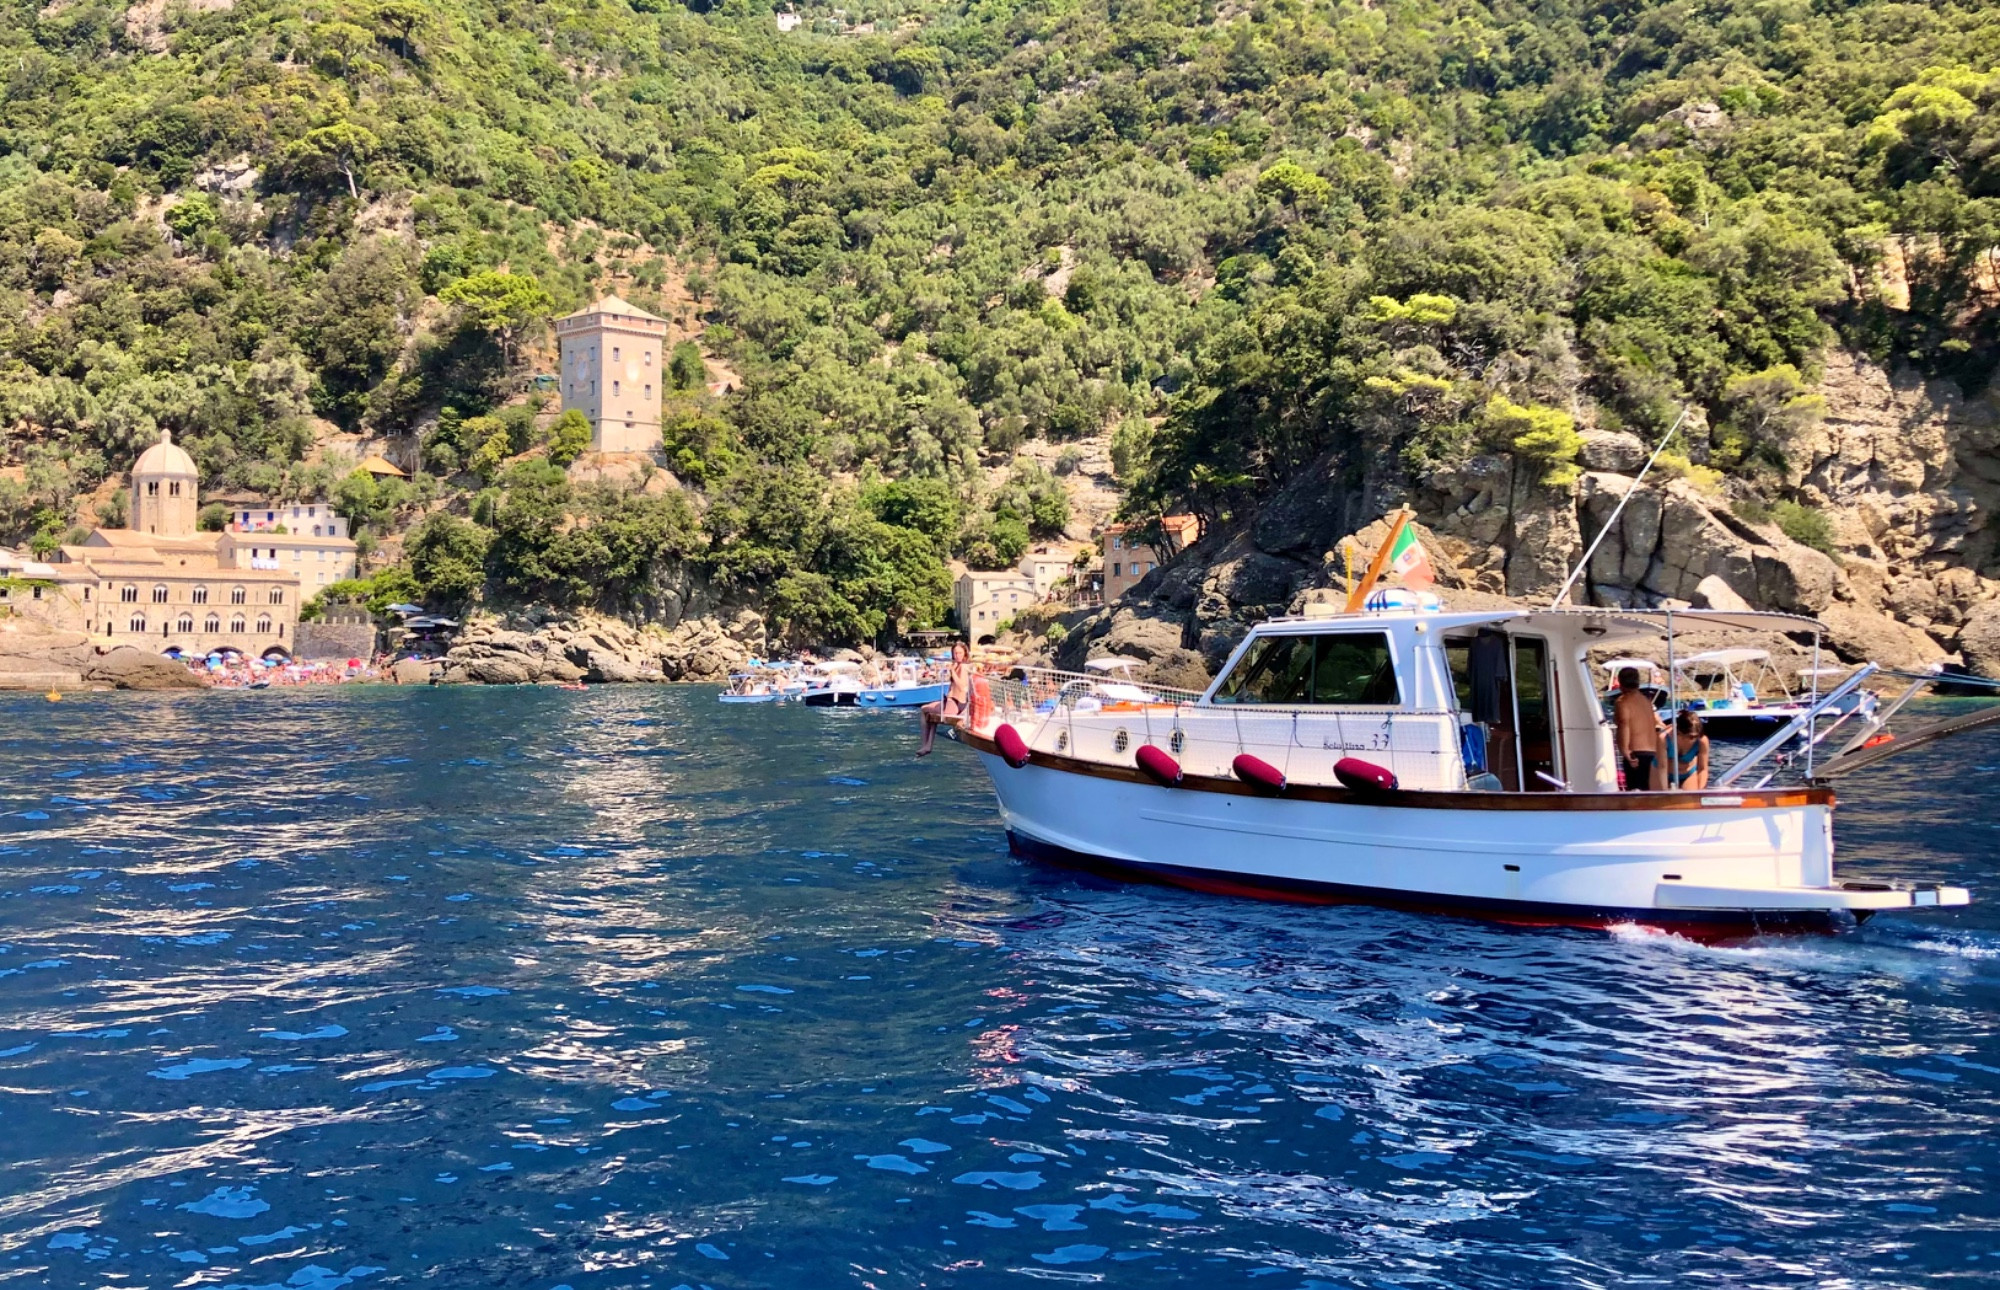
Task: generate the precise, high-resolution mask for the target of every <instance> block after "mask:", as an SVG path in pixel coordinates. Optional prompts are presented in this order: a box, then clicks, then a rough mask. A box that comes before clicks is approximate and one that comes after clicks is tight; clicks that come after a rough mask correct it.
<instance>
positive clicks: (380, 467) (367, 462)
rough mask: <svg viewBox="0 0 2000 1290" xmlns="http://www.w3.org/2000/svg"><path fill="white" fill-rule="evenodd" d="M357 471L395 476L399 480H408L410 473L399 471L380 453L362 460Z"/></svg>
mask: <svg viewBox="0 0 2000 1290" xmlns="http://www.w3.org/2000/svg"><path fill="white" fill-rule="evenodd" d="M355 469H357V470H365V471H367V472H368V473H369V474H371V475H394V476H395V477H396V478H397V479H408V478H409V477H410V476H409V472H408V471H405V470H401V469H398V468H397V466H396V464H395V463H394V462H392V461H390V460H389V459H388V458H387V457H384V456H382V455H381V454H380V453H372V454H370V455H369V456H367V457H364V458H362V459H361V464H360V465H359V466H357V467H356V468H355Z"/></svg>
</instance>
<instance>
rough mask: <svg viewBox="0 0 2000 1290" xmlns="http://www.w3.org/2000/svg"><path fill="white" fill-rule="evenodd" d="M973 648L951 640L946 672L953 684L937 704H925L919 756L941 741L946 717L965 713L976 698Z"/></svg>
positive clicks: (926, 754)
mask: <svg viewBox="0 0 2000 1290" xmlns="http://www.w3.org/2000/svg"><path fill="white" fill-rule="evenodd" d="M970 659H971V651H970V650H968V649H967V648H966V645H965V642H964V641H953V642H952V643H951V667H950V669H949V670H948V671H947V672H946V676H947V677H948V678H949V679H950V684H948V685H947V686H946V687H945V691H944V698H943V699H941V700H939V701H938V702H936V703H926V704H925V705H924V718H923V720H924V742H923V744H922V745H921V746H920V747H919V748H918V749H917V756H919V757H927V756H929V755H930V751H931V745H932V743H934V742H935V741H936V740H937V728H938V726H939V724H940V723H942V722H943V721H944V719H945V718H946V717H958V716H963V715H965V709H966V705H967V703H968V702H969V701H970V699H971V697H972V663H971V661H970Z"/></svg>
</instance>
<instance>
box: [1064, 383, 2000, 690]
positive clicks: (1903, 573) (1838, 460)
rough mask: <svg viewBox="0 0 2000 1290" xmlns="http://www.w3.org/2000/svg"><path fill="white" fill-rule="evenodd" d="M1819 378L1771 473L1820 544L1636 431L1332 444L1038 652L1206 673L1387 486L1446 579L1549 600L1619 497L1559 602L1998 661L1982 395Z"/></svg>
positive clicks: (1335, 546)
mask: <svg viewBox="0 0 2000 1290" xmlns="http://www.w3.org/2000/svg"><path fill="white" fill-rule="evenodd" d="M1822 394H1823V395H1824V397H1825V398H1826V401H1827V404H1828V413H1827V416H1826V418H1825V420H1824V421H1823V423H1822V424H1820V425H1818V426H1816V427H1814V428H1812V429H1811V430H1809V431H1805V432H1802V433H1801V434H1800V435H1799V436H1798V437H1797V440H1796V441H1795V442H1794V443H1792V444H1791V445H1789V447H1788V453H1789V457H1790V460H1791V461H1792V462H1793V463H1794V465H1793V467H1792V469H1791V474H1790V476H1789V477H1788V478H1787V479H1786V480H1785V484H1786V487H1787V489H1788V490H1789V491H1790V492H1791V493H1792V494H1793V495H1795V496H1797V497H1798V498H1800V499H1801V500H1802V501H1803V502H1804V503H1805V504H1806V505H1807V506H1809V507H1810V508H1812V509H1814V510H1816V511H1818V512H1819V513H1820V514H1821V515H1823V516H1824V517H1825V518H1826V519H1827V521H1828V524H1829V528H1830V531H1831V541H1821V539H1819V538H1817V537H1815V539H1814V540H1815V541H1819V542H1821V545H1822V546H1824V547H1827V548H1828V549H1825V550H1822V549H1816V548H1815V547H1813V546H1807V545H1804V544H1802V543H1800V542H1798V541H1795V540H1793V538H1792V537H1790V536H1787V534H1786V532H1785V531H1784V530H1782V529H1781V528H1780V527H1779V525H1778V524H1777V523H1776V522H1775V521H1774V519H1773V518H1772V517H1771V515H1770V512H1769V511H1768V510H1764V509H1760V508H1759V507H1756V506H1751V505H1746V504H1743V503H1745V502H1747V501H1749V500H1751V495H1750V493H1749V492H1748V491H1747V490H1744V489H1743V488H1742V486H1741V485H1739V484H1732V483H1729V482H1727V481H1724V482H1723V483H1720V484H1717V483H1715V482H1713V480H1712V479H1711V481H1710V482H1708V483H1706V484H1703V483H1702V482H1700V481H1699V480H1698V479H1697V478H1692V477H1682V476H1683V475H1685V474H1688V473H1689V472H1687V470H1686V468H1685V464H1684V463H1683V465H1682V467H1681V469H1680V470H1677V471H1676V470H1670V469H1668V468H1667V467H1666V466H1656V467H1655V468H1654V470H1653V472H1652V473H1650V474H1648V476H1647V478H1646V480H1645V482H1644V483H1643V484H1641V483H1639V482H1638V480H1637V475H1638V473H1639V471H1640V470H1641V468H1643V467H1644V465H1645V463H1646V460H1647V458H1648V457H1649V456H1650V455H1651V445H1649V444H1647V443H1645V442H1643V441H1642V440H1641V439H1639V438H1638V437H1637V436H1635V435H1632V434H1629V433H1626V432H1624V431H1608V430H1600V429H1590V430H1587V431H1586V433H1585V434H1584V437H1583V446H1582V450H1581V452H1580V453H1579V464H1580V465H1581V466H1582V468H1583V473H1582V475H1581V477H1580V479H1579V480H1578V481H1577V483H1576V484H1575V485H1573V486H1571V487H1569V488H1550V487H1547V486H1545V485H1544V484H1542V483H1541V482H1540V481H1539V480H1538V479H1536V478H1534V477H1532V476H1529V475H1527V474H1525V473H1524V472H1523V471H1522V470H1520V469H1519V468H1518V466H1517V463H1516V462H1515V461H1514V460H1513V459H1512V458H1511V457H1509V456H1507V455H1505V454H1500V453H1485V454H1480V455H1475V456H1473V457H1471V458H1469V459H1467V460H1464V461H1462V462H1459V463H1457V464H1455V465H1453V466H1450V467H1448V468H1443V469H1437V470H1434V471H1431V472H1429V473H1428V474H1426V475H1425V476H1423V477H1422V478H1421V479H1411V478H1409V477H1407V475H1406V474H1405V473H1404V471H1403V468H1402V467H1401V465H1400V464H1399V463H1396V462H1394V461H1391V460H1389V459H1388V458H1386V457H1377V458H1373V459H1365V458H1364V457H1362V456H1361V455H1360V453H1361V450H1359V449H1352V450H1347V451H1337V452H1331V453H1328V454H1327V455H1326V456H1325V457H1323V458H1321V459H1320V460H1319V461H1316V462H1314V463H1312V464H1311V465H1309V466H1307V467H1306V468H1305V469H1303V470H1302V471H1300V472H1299V473H1298V474H1297V475H1296V476H1295V477H1294V478H1293V479H1292V480H1291V481H1290V482H1289V483H1288V484H1287V485H1286V486H1285V487H1283V488H1281V489H1279V490H1278V492H1277V493H1275V494H1274V495H1273V496H1272V497H1270V498H1269V499H1268V500H1267V501H1266V502H1265V503H1264V504H1263V506H1262V507H1261V508H1260V509H1259V510H1258V511H1257V513H1256V514H1255V515H1253V516H1251V517H1249V518H1248V519H1246V520H1242V521H1240V522H1237V523H1234V524H1230V525H1227V526H1218V527H1217V528H1216V529H1215V530H1213V531H1211V532H1209V533H1207V534H1205V535H1204V536H1203V538H1202V540H1201V541H1200V542H1198V543H1196V544H1195V545H1194V546H1193V547H1191V548H1190V549H1189V550H1188V552H1187V553H1185V554H1184V555H1183V556H1182V557H1181V558H1180V559H1179V560H1176V561H1175V562H1174V563H1172V564H1170V565H1168V566H1167V567H1166V568H1164V569H1161V570H1158V571H1156V572H1155V573H1153V574H1152V575H1150V576H1149V577H1148V578H1147V579H1146V580H1145V581H1144V582H1142V583H1140V584H1139V586H1138V587H1136V588H1135V589H1134V590H1133V592H1132V593H1131V594H1129V595H1128V596H1127V597H1126V598H1125V599H1124V600H1122V601H1120V602H1119V603H1118V604H1115V605H1111V606H1107V607H1105V608H1103V609H1099V610H1097V611H1094V612H1092V613H1089V614H1083V615H1077V616H1075V617H1074V618H1073V619H1072V620H1071V621H1070V622H1069V624H1068V626H1069V633H1068V635H1067V636H1066V637H1065V639H1064V640H1063V643H1062V645H1061V647H1060V649H1059V650H1058V651H1057V654H1056V658H1055V660H1054V661H1055V662H1057V663H1058V664H1059V665H1061V666H1066V667H1073V666H1077V665H1079V664H1081V663H1082V662H1083V660H1084V659H1086V658H1090V657H1097V656H1101V655H1104V654H1112V653H1116V654H1123V655H1126V656H1128V657H1132V658H1138V659H1142V660H1144V661H1145V662H1147V663H1148V664H1149V665H1150V666H1151V668H1152V670H1153V677H1152V679H1154V680H1157V681H1161V682H1165V681H1166V680H1167V679H1168V677H1167V673H1169V672H1171V673H1174V674H1175V675H1177V676H1184V675H1186V674H1187V673H1188V671H1189V665H1190V663H1191V661H1192V660H1196V659H1198V660H1199V661H1200V662H1201V663H1203V664H1205V665H1206V667H1207V668H1209V669H1211V670H1212V669H1214V668H1215V667H1216V666H1218V665H1219V664H1220V663H1221V662H1222V660H1223V659H1224V658H1225V657H1226V656H1227V654H1228V652H1229V651H1230V649H1232V648H1233V647H1234V646H1235V644H1236V643H1237V642H1238V641H1240V640H1241V639H1242V638H1243V635H1244V633H1245V632H1247V631H1248V629H1249V627H1250V626H1251V625H1252V624H1254V623H1256V622H1258V621H1261V620H1262V619H1264V618H1266V617H1269V616H1270V615H1272V614H1274V613H1281V612H1285V610H1286V609H1287V608H1288V606H1292V605H1295V604H1296V603H1297V602H1299V601H1300V600H1301V599H1302V598H1303V597H1304V596H1305V595H1307V594H1309V593H1311V592H1313V591H1314V590H1315V589H1317V588H1324V587H1328V586H1334V585H1339V584H1340V583H1341V581H1342V575H1343V574H1344V572H1345V570H1344V561H1343V560H1342V559H1341V558H1340V555H1339V546H1340V543H1341V542H1342V540H1343V536H1344V535H1346V534H1349V533H1352V532H1353V531H1354V529H1355V527H1356V525H1357V524H1358V523H1359V522H1360V521H1362V520H1364V519H1366V520H1374V519H1375V517H1376V516H1379V515H1380V514H1381V513H1382V512H1383V511H1384V510H1386V509H1388V508H1389V507H1390V506H1391V505H1394V504H1396V503H1399V502H1401V503H1407V504H1409V505H1411V506H1412V507H1413V508H1414V509H1415V510H1416V512H1417V516H1418V519H1419V521H1420V523H1421V525H1422V526H1423V527H1422V528H1421V529H1420V531H1419V535H1420V536H1421V537H1422V538H1423V540H1424V541H1425V543H1426V545H1427V546H1428V547H1429V549H1430V551H1431V559H1432V564H1433V565H1434V566H1435V567H1437V568H1438V570H1439V572H1440V576H1441V581H1442V584H1443V586H1444V587H1445V588H1446V589H1448V590H1453V591H1459V590H1463V591H1477V592H1484V593H1496V594H1501V595H1505V596H1509V597H1512V598H1514V599H1516V600H1518V601H1523V602H1528V603H1537V602H1539V603H1543V604H1546V603H1548V601H1549V599H1550V598H1551V597H1552V596H1553V595H1554V594H1555V592H1556V591H1557V590H1558V588H1559V587H1560V586H1561V584H1562V582H1563V580H1564V578H1565V576H1566V575H1567V573H1568V571H1569V570H1570V569H1572V568H1574V567H1575V565H1576V563H1577V562H1578V561H1579V560H1581V559H1582V558H1583V555H1584V552H1585V550H1586V548H1587V547H1588V546H1589V544H1590V543H1591V542H1592V541H1593V540H1594V539H1596V538H1597V536H1598V535H1599V534H1600V533H1601V532H1603V530H1604V529H1605V526H1606V525H1607V524H1610V523H1611V522H1612V515H1613V513H1614V512H1617V521H1616V524H1615V527H1613V528H1612V529H1611V531H1610V532H1604V533H1603V540H1602V542H1600V543H1599V544H1598V546H1597V549H1596V551H1595V552H1594V553H1593V554H1592V555H1591V558H1590V561H1589V566H1588V568H1587V569H1586V570H1585V572H1584V575H1583V577H1582V578H1580V579H1579V585H1578V586H1577V587H1575V588H1574V589H1573V590H1572V592H1571V600H1572V601H1573V602H1574V603H1578V604H1597V605H1614V606H1629V607H1646V606H1659V605H1699V606H1704V607H1712V608H1729V609H1743V608H1753V609H1767V610H1777V611H1781V612H1785V613H1793V614H1801V615H1807V616H1811V617H1816V618H1818V619H1820V620H1821V621H1823V622H1824V623H1826V625H1827V627H1828V633H1827V644H1828V645H1829V647H1830V648H1831V649H1832V651H1833V653H1834V654H1835V655H1836V656H1837V657H1839V658H1841V659H1843V660H1846V661H1848V662H1860V661H1863V660H1865V659H1872V660H1874V661H1876V662H1880V663H1884V664H1888V665H1891V666H1902V667H1923V666H1928V665H1930V664H1931V663H1934V662H1937V661H1939V660H1941V659H1944V658H1946V657H1947V656H1948V655H1949V654H1950V652H1951V651H1953V650H1961V651H1963V652H1964V654H1965V656H1966V661H1967V663H1968V665H1970V666H1972V667H1973V670H1975V671H1981V670H1984V671H1986V672H1987V673H1989V674H1994V675H2000V610H1996V609H1995V608H1994V605H1995V603H1996V599H2000V525H1996V523H1995V521H1994V516H1995V513H1996V508H2000V394H1996V393H1993V392H1989V393H1987V394H1984V395H1980V396H1978V397H1967V396H1965V395H1963V394H1962V393H1961V392H1960V391H1959V390H1958V389H1957V387H1955V386H1952V385H1949V384H1948V383H1944V382H1926V381H1924V380H1922V379H1920V378H1917V377H1915V376H1911V375H1908V374H1891V373H1889V372H1886V371H1884V370H1883V369H1882V368H1881V367H1879V366H1877V365H1875V364H1873V363H1871V362H1870V361H1868V360H1867V359H1865V358H1863V357H1861V356H1859V355H1855V354H1851V353H1844V352H1835V353H1832V354H1829V355H1828V358H1827V373H1826V378H1825V382H1824V384H1823V386H1822ZM1692 474H1693V475H1695V476H1700V475H1701V472H1700V471H1694V472H1692ZM1731 490H1736V491H1734V492H1732V491H1731ZM1628 496H1629V500H1626V499H1627V498H1628ZM1621 501H1625V505H1624V508H1623V510H1622V511H1619V510H1618V507H1619V503H1620V502H1621ZM1379 535H1380V530H1379V529H1376V528H1374V527H1373V526H1372V525H1371V526H1370V528H1368V529H1363V530H1362V531H1361V533H1360V534H1358V535H1357V544H1358V545H1359V547H1360V548H1361V550H1363V551H1364V552H1365V551H1369V550H1372V549H1373V548H1374V545H1375V543H1376V542H1377V541H1379ZM1975 658H1977V659H1979V660H1981V661H1980V662H1978V663H1975V662H1974V661H1973V660H1974V659H1975Z"/></svg>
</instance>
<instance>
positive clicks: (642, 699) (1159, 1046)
mask: <svg viewBox="0 0 2000 1290" xmlns="http://www.w3.org/2000/svg"><path fill="white" fill-rule="evenodd" d="M913 736H914V726H913V723H912V721H911V719H910V718H909V716H908V715H906V714H891V713H865V712H852V711H846V712H839V711H836V712H828V711H818V710H808V709H803V708H798V707H787V708H760V707H748V708H744V707H737V708H725V707H722V706H721V705H718V704H716V703H714V702H713V692H712V691H709V690H702V689H682V688H637V687H631V688H622V689H616V688H606V689H596V690H592V691H591V692H589V693H587V694H572V693H564V692H560V691H555V690H550V689H500V690H470V689H466V690H460V689H443V690H430V689H423V690H416V691H410V690H396V689H389V688H381V689H358V688H357V689H348V690H329V691H324V692H317V693H300V692H291V693H284V694H279V693H275V692H268V693H237V694H201V695H170V696H150V695H77V696H70V697H69V698H66V699H65V700H64V701H63V702H62V703H60V704H49V703H46V702H45V701H43V700H42V699H41V698H39V697H35V696H20V695H15V696H0V1144H4V1146H0V1286H14V1285H20V1286H57V1287H71V1286H75V1287H84V1286H90V1287H96V1286H110V1285H116V1286H147V1287H167V1286H182V1287H195V1286H215V1287H226V1286H233V1287H282V1288H283V1290H334V1288H335V1287H342V1286H353V1287H358V1288H360V1290H374V1288H375V1287H387V1286H415V1285H423V1286H440V1287H453V1288H464V1290H478V1288H482V1287H496V1288H497V1287H509V1288H512V1287H527V1288H529V1290H555V1288H556V1287H563V1286H567V1287H570V1288H571V1290H599V1288H602V1287H643V1286H657V1287H661V1290H667V1288H668V1287H675V1286H689V1287H697V1286H712V1287H718V1288H722V1287H751V1286H800V1285H813V1286H827V1287H832V1286H855V1287H900V1286H981V1285H998V1284H1003V1283H1015V1284H1025V1283H1027V1282H1030V1281H1033V1282H1076V1283H1085V1284H1095V1285H1107V1286H1147V1287H1157V1286H1161V1285H1189V1286H1197V1285H1198V1286H1228V1285H1244V1286H1255V1287H1265V1288H1273V1287H1333V1286H1341V1287H1347V1286H1355V1287H1360V1286H1368V1287H1379V1286H1468V1287H1489V1286H1492V1287H1498V1286H1643V1285H1661V1286H1668V1285H1674V1286H1679V1285H1689V1284H1704V1283H1706V1284H1716V1285H1729V1286H1739V1285H1747V1286H1765V1285H1768V1286H1806V1285H1811V1286H1819V1285H1885V1286H1888V1285H1894V1286H1909V1285H1932V1284H1944V1283H1947V1282H1950V1283H1954V1284H1995V1283H2000V1188H1996V1182H2000V1149H1996V1145H2000V1135H1996V1124H2000V904H1985V905H1978V906H1974V907H1973V908H1971V909H1969V910H1965V911H1947V912H1936V913H1927V914H1924V915H1918V916H1910V917H1905V918H1900V919H1896V920H1893V921H1891V920H1888V919H1881V920H1877V921H1876V922H1875V923H1873V924H1870V925H1869V926H1868V927H1867V928H1866V929H1864V930H1863V931H1861V932H1860V933H1858V934H1854V935H1849V936H1845V937H1839V938H1827V939H1817V940H1790V941H1784V940H1776V941H1767V942H1761V943H1755V944H1750V945H1745V946H1735V947H1725V948H1703V947H1700V946H1696V945H1692V944H1689V943H1686V942H1683V941H1679V940H1676V939H1673V938H1667V937H1661V936H1655V935H1643V934H1638V933H1632V934H1624V935H1620V934H1597V933H1584V932H1563V931H1555V932H1548V931H1523V930H1512V929H1506V928H1499V927H1493V926H1487V925H1483V924H1479V923H1474V922H1465V921H1458V920H1451V919H1442V918H1425V917H1419V916H1413V915H1405V914H1397V913H1389V912H1383V911H1376V910H1370V909H1354V908H1349V909H1311V908H1297V907H1289V906H1275V905H1263V904H1256V903H1250V902H1244V901H1237V900H1230V899H1221V898H1211V897H1204V896H1196V895H1190V894H1186V893H1181V892H1174V891H1166V890H1159V889H1150V888H1137V887H1119V886H1113V885H1109V884H1105V883H1102V882H1098V881H1094V880H1087V879H1083V878H1079V877H1077V876H1075V875H1072V874H1068V873H1064V872H1061V871H1057V870H1051V869H1045V868H1040V867H1036V866H1033V865H1029V864H1025V863H1022V862H1019V861H1016V860H1014V859H1012V858H1010V857H1009V855H1008V854H1007V851H1006V848H1005V844H1004V839H1003V837H1002V835H1001V833H1000V830H999V826H998V820H997V818H996V815H995V812H994V809H993V806H992V801H991V796H990V793H989V790H988V788H987V785H986V782H985V779H984V776H983V775H982V773H981V772H980V771H979V770H978V768H977V767H976V766H975V765H974V764H973V763H972V760H971V758H970V757H969V756H968V755H966V754H965V753H964V752H963V750H961V749H957V748H955V747H951V746H949V745H946V746H941V748H940V751H939V753H938V755H937V756H935V757H933V758H931V759H929V760H928V761H922V762H919V761H916V760H913V759H912V758H911V757H910V751H911V746H912V742H913ZM1843 791H1844V795H1845V797H1846V799H1847V802H1846V805H1844V806H1843V808H1842V812H1841V818H1840V840H1841V848H1842V852H1841V854H1842V860H1843V866H1844V872H1845V874H1846V875H1847V876H1850V877H1864V876H1868V877H1922V878H1928V879H1949V880H1954V881H1958V882H1962V883H1966V884H1968V885H1970V886H1972V887H1974V888H1975V889H1976V891H1977V894H1979V895H1985V896H1991V897H2000V884H1995V882H1994V879H1995V878H1996V877H2000V813H1996V812H1995V811H1994V809H1993V802H1994V801H1995V800H1996V798H2000V736H1994V735H1984V736H1976V737H1968V738H1965V739H1962V740H1959V741H1957V742H1954V743H1948V744H1945V745H1940V746H1938V747H1937V748H1935V749H1926V750H1924V751H1922V752H1918V753H1913V754H1911V755H1910V756H1908V757H1906V758H1904V759H1901V760H1897V761H1892V762H1890V763H1888V764H1886V765H1885V766H1884V767H1882V768H1881V769H1880V770H1879V771H1877V772H1871V773H1870V774H1868V775H1866V776H1864V777H1859V778H1857V779H1855V780H1853V781H1851V782H1849V783H1848V784H1847V785H1846V787H1845V788H1844V790H1843Z"/></svg>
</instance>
